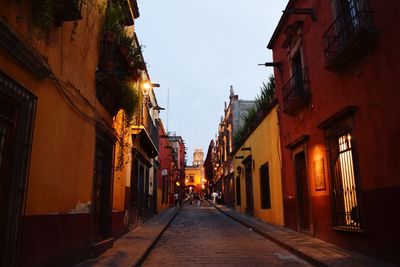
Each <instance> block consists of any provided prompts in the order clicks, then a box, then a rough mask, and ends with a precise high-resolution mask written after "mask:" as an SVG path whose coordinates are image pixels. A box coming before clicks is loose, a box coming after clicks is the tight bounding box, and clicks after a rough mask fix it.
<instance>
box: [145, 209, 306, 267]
mask: <svg viewBox="0 0 400 267" xmlns="http://www.w3.org/2000/svg"><path fill="white" fill-rule="evenodd" d="M143 266H174V267H176V266H310V265H309V264H308V263H307V262H305V261H303V260H302V259H300V258H298V257H297V256H295V255H293V254H291V253H289V252H288V251H286V250H284V249H282V248H281V247H279V246H277V245H276V244H274V243H272V242H271V241H269V240H267V239H265V238H264V237H262V236H260V235H258V234H256V233H254V232H252V230H251V229H249V228H246V227H244V226H243V225H240V224H239V223H237V222H235V221H233V220H232V219H229V218H228V217H226V216H225V215H223V214H222V213H221V212H219V211H218V210H216V209H215V208H214V207H205V206H202V207H195V206H188V205H185V206H184V207H183V208H182V210H181V211H180V212H179V214H178V215H177V217H176V218H175V219H174V221H173V222H172V223H171V225H170V227H169V228H168V229H167V230H166V231H165V233H164V235H163V236H162V237H161V238H160V240H159V241H158V243H157V244H156V246H155V247H154V249H153V250H152V252H151V253H150V254H149V256H148V257H147V259H146V261H145V262H144V263H143Z"/></svg>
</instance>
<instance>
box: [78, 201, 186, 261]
mask: <svg viewBox="0 0 400 267" xmlns="http://www.w3.org/2000/svg"><path fill="white" fill-rule="evenodd" d="M179 209H180V207H171V208H169V209H168V210H166V211H164V212H163V213H161V214H159V215H157V216H154V217H153V218H151V219H150V220H148V221H146V222H145V223H143V224H141V225H139V226H138V227H136V228H135V229H133V230H132V231H131V232H129V233H127V234H125V235H124V236H122V237H121V238H119V239H118V240H117V241H115V242H114V246H113V247H112V248H111V249H109V250H107V251H106V252H105V253H104V254H102V255H101V256H99V257H98V258H94V259H89V260H86V261H84V262H81V263H79V264H78V265H76V267H89V266H97V267H103V266H118V267H125V266H139V264H141V262H142V261H143V260H144V257H145V256H146V255H147V254H148V253H149V252H150V250H151V249H152V247H153V246H154V244H155V243H156V242H157V240H158V238H159V237H160V236H161V235H162V234H163V232H164V231H165V229H166V228H167V227H168V225H169V224H170V222H171V221H172V220H173V219H174V218H175V216H176V214H177V213H178V211H179Z"/></svg>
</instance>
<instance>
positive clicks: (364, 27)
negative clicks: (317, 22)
mask: <svg viewBox="0 0 400 267" xmlns="http://www.w3.org/2000/svg"><path fill="white" fill-rule="evenodd" d="M371 14H372V13H371V11H368V10H360V9H359V6H358V1H357V0H352V1H350V2H349V5H348V7H347V8H345V9H344V10H343V11H342V12H341V13H340V14H339V15H338V16H337V18H336V19H335V21H334V22H333V23H332V25H331V26H330V27H329V28H328V30H327V31H326V32H325V33H324V35H323V42H324V52H325V59H326V66H325V67H326V68H327V69H328V70H332V71H336V70H339V69H340V68H342V67H343V66H344V65H346V64H347V63H349V61H351V60H353V59H354V58H356V57H357V56H358V55H362V52H365V51H367V50H368V48H369V47H370V46H371V45H372V44H374V43H375V40H376V39H377V31H376V29H375V28H374V25H373V22H372V16H371Z"/></svg>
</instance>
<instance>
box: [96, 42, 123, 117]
mask: <svg viewBox="0 0 400 267" xmlns="http://www.w3.org/2000/svg"><path fill="white" fill-rule="evenodd" d="M121 68H122V66H121V60H120V58H119V55H118V51H117V45H116V43H115V42H114V41H113V40H112V39H108V38H107V37H106V36H105V37H104V40H103V41H101V43H100V56H99V67H98V71H97V73H96V94H97V99H98V100H99V102H100V103H101V104H102V105H103V107H104V108H105V109H106V110H107V111H108V112H109V113H110V114H111V115H112V116H114V115H115V114H116V113H117V112H118V110H119V106H118V103H119V101H120V97H121V92H122V83H121V81H122V79H121V77H122V75H123V73H122V72H121Z"/></svg>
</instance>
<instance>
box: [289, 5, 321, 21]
mask: <svg viewBox="0 0 400 267" xmlns="http://www.w3.org/2000/svg"><path fill="white" fill-rule="evenodd" d="M282 12H283V13H284V14H299V15H310V16H311V19H312V20H313V21H316V20H317V15H316V12H315V8H291V9H286V10H283V11H282Z"/></svg>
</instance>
